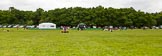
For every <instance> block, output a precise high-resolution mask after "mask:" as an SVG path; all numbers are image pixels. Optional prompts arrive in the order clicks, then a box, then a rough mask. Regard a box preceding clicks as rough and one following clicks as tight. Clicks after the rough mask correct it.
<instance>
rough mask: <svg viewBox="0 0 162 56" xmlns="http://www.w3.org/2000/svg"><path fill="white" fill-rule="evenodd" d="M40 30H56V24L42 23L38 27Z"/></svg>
mask: <svg viewBox="0 0 162 56" xmlns="http://www.w3.org/2000/svg"><path fill="white" fill-rule="evenodd" d="M38 28H39V29H56V24H54V23H41V24H39V26H38Z"/></svg>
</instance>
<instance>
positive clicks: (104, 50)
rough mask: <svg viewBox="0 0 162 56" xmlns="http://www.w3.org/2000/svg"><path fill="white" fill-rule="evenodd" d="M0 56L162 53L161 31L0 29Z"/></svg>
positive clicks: (143, 55) (149, 55)
mask: <svg viewBox="0 0 162 56" xmlns="http://www.w3.org/2000/svg"><path fill="white" fill-rule="evenodd" d="M0 56H162V30H126V31H125V30H124V31H120V30H118V31H114V32H108V31H101V30H85V31H77V30H70V33H60V30H15V29H10V32H5V31H2V30H0Z"/></svg>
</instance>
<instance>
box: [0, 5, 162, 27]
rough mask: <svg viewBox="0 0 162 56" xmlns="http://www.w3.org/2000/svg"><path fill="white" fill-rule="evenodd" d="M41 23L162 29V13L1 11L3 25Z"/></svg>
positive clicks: (128, 10) (76, 9) (99, 9)
mask: <svg viewBox="0 0 162 56" xmlns="http://www.w3.org/2000/svg"><path fill="white" fill-rule="evenodd" d="M42 22H52V23H55V24H57V26H61V25H67V26H76V25H77V24H78V23H85V24H86V25H89V26H92V25H94V26H101V27H102V26H108V25H113V26H127V27H129V26H136V27H142V26H148V27H151V26H159V25H162V12H157V13H148V12H143V11H140V10H135V9H134V8H132V7H130V8H112V7H109V8H105V7H102V6H97V7H92V8H82V7H70V8H56V9H53V10H48V11H45V10H43V9H42V8H38V9H36V11H23V10H19V9H16V8H14V7H10V8H9V10H0V25H10V24H20V25H38V24H39V23H42Z"/></svg>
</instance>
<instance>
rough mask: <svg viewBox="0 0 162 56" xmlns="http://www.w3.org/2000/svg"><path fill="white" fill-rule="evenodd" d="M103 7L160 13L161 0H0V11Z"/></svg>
mask: <svg viewBox="0 0 162 56" xmlns="http://www.w3.org/2000/svg"><path fill="white" fill-rule="evenodd" d="M99 5H101V6H104V7H106V8H108V7H113V8H129V7H133V8H135V9H136V10H141V11H145V12H160V11H162V0H1V1H0V9H1V10H8V8H9V7H15V8H17V9H20V10H33V11H35V10H36V9H37V8H43V9H44V10H50V9H55V8H63V7H66V8H68V7H76V6H79V7H86V8H88V7H96V6H99Z"/></svg>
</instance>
